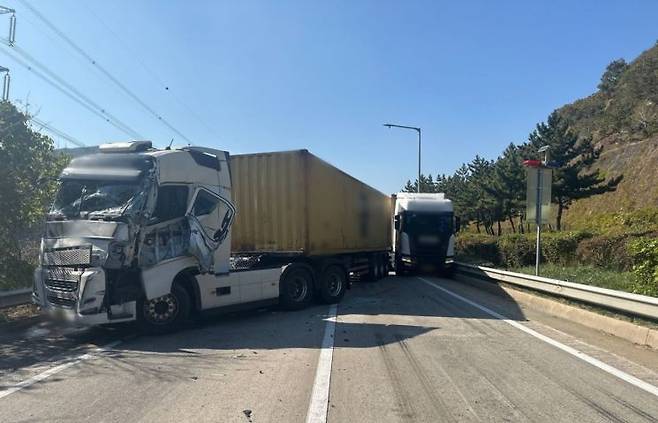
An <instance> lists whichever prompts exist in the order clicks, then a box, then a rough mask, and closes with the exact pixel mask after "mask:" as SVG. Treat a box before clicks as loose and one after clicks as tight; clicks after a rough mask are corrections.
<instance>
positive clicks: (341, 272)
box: [318, 265, 347, 304]
mask: <svg viewBox="0 0 658 423" xmlns="http://www.w3.org/2000/svg"><path fill="white" fill-rule="evenodd" d="M318 288H319V290H318V294H319V297H320V300H321V301H322V302H323V303H325V304H336V303H339V302H340V300H342V299H343V297H344V296H345V290H346V289H347V276H346V273H345V269H343V268H342V267H341V266H338V265H331V266H329V267H327V268H326V269H324V271H323V272H322V275H321V276H320V284H319V287H318Z"/></svg>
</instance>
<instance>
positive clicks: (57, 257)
mask: <svg viewBox="0 0 658 423" xmlns="http://www.w3.org/2000/svg"><path fill="white" fill-rule="evenodd" d="M90 263H91V245H89V246H86V247H70V248H53V249H51V250H46V251H44V253H43V264H44V265H46V266H88V265H89V264H90Z"/></svg>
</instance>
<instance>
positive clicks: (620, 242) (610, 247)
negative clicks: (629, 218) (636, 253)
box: [576, 235, 633, 272]
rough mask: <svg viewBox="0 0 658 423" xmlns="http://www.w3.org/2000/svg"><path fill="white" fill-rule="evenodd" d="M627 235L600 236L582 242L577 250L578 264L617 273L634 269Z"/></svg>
mask: <svg viewBox="0 0 658 423" xmlns="http://www.w3.org/2000/svg"><path fill="white" fill-rule="evenodd" d="M628 240H629V236H627V235H599V236H595V237H593V238H590V239H585V240H583V241H581V242H580V244H579V245H578V248H577V249H576V256H577V258H578V262H579V263H581V264H590V265H592V266H597V267H602V268H604V269H610V270H616V271H620V272H623V271H628V270H631V268H632V267H633V260H632V258H631V255H630V254H629V251H628V248H627V244H628Z"/></svg>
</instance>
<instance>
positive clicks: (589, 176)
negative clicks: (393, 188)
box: [403, 111, 623, 235]
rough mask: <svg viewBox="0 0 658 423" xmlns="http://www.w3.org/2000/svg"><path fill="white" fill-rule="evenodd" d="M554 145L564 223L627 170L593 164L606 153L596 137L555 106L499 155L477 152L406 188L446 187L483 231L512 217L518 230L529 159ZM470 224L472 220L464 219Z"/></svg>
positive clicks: (555, 195) (557, 199)
mask: <svg viewBox="0 0 658 423" xmlns="http://www.w3.org/2000/svg"><path fill="white" fill-rule="evenodd" d="M542 146H548V147H549V152H550V159H551V161H553V162H555V163H556V164H557V165H558V167H557V168H556V169H554V170H553V185H552V199H551V200H552V203H553V204H555V205H556V209H557V211H556V215H555V228H556V229H557V230H561V229H562V217H563V213H564V211H565V210H567V209H568V208H569V206H570V205H571V204H572V203H573V202H574V201H575V200H578V199H581V198H587V197H590V196H593V195H598V194H602V193H605V192H609V191H614V190H615V189H616V187H617V185H619V183H620V182H621V180H622V178H623V176H621V175H620V176H617V177H614V178H610V179H606V178H605V176H604V175H603V174H601V172H599V171H598V170H597V169H592V168H591V166H592V165H593V164H594V163H595V162H596V160H597V159H598V158H599V155H600V153H601V147H596V146H594V144H593V142H592V138H591V137H589V136H588V137H579V136H578V135H577V134H576V132H575V131H573V130H572V129H571V128H570V127H569V124H568V123H567V121H566V120H565V119H564V118H563V117H562V116H561V115H560V114H559V113H558V112H557V111H554V112H553V113H551V115H550V116H549V117H548V119H547V120H546V122H541V123H539V124H537V126H536V128H535V129H534V130H533V131H532V132H531V133H530V135H529V136H528V139H527V141H525V142H523V143H521V144H519V145H516V144H514V143H510V144H509V145H508V146H507V148H505V150H504V151H503V153H502V154H501V155H500V156H499V157H498V158H497V159H496V160H487V159H485V158H483V157H480V156H476V157H475V158H474V159H473V160H472V161H470V162H469V163H465V164H463V165H462V166H460V167H459V168H458V169H457V170H456V171H455V172H454V173H453V174H452V175H446V174H439V175H437V176H436V178H433V177H432V175H431V174H429V175H427V176H425V175H421V176H420V181H418V180H416V181H414V182H411V181H407V184H406V185H405V187H404V188H403V191H405V192H416V188H417V186H418V183H420V190H421V192H443V193H445V194H446V196H447V197H448V198H449V199H451V200H452V201H453V204H454V206H455V214H456V215H458V216H460V218H461V221H462V224H463V225H462V226H466V225H467V224H473V225H475V228H476V230H477V232H482V231H484V232H486V233H488V234H491V235H500V234H501V233H502V223H503V222H508V223H509V227H510V229H511V230H512V231H513V232H521V233H522V232H523V231H524V226H525V223H526V222H525V200H526V174H525V168H524V167H523V160H525V159H535V160H540V159H542V157H540V156H541V155H540V153H538V152H537V150H538V149H539V148H540V147H542ZM464 224H466V225H464Z"/></svg>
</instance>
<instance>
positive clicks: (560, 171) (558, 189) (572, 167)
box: [523, 112, 622, 230]
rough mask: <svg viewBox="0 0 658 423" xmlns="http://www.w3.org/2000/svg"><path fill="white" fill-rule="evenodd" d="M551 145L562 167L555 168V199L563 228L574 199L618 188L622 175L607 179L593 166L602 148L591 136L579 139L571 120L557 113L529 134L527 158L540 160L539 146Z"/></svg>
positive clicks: (551, 152)
mask: <svg viewBox="0 0 658 423" xmlns="http://www.w3.org/2000/svg"><path fill="white" fill-rule="evenodd" d="M544 145H548V146H549V154H550V159H551V160H553V161H555V162H556V163H557V164H558V165H559V167H558V168H557V169H555V170H554V171H553V189H552V196H553V202H555V203H556V204H557V206H558V210H557V216H556V227H557V230H560V229H561V227H562V213H563V212H564V210H567V209H568V208H569V206H570V205H571V203H572V202H573V201H574V200H578V199H581V198H587V197H591V196H593V195H597V194H603V193H605V192H609V191H614V190H615V189H616V188H617V185H619V182H621V180H622V176H618V177H616V178H611V179H609V180H607V181H606V178H605V177H604V176H603V175H601V174H600V172H599V171H598V170H592V169H591V168H590V166H591V165H592V164H594V162H595V161H596V160H597V159H598V158H599V155H600V153H601V148H596V147H594V145H593V144H592V140H591V138H583V139H578V136H577V135H576V134H575V133H574V132H573V131H571V130H570V129H569V126H568V124H567V122H566V121H565V120H564V119H562V118H561V117H560V115H559V114H558V113H557V112H553V113H551V115H550V116H549V117H548V120H547V122H546V123H544V122H542V123H539V124H538V125H537V128H536V129H535V130H534V131H533V132H532V133H531V134H530V135H529V137H528V143H527V144H526V145H524V147H523V151H524V152H525V154H526V157H528V158H530V157H534V158H536V159H540V158H541V157H539V153H537V149H539V147H541V146H544Z"/></svg>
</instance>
